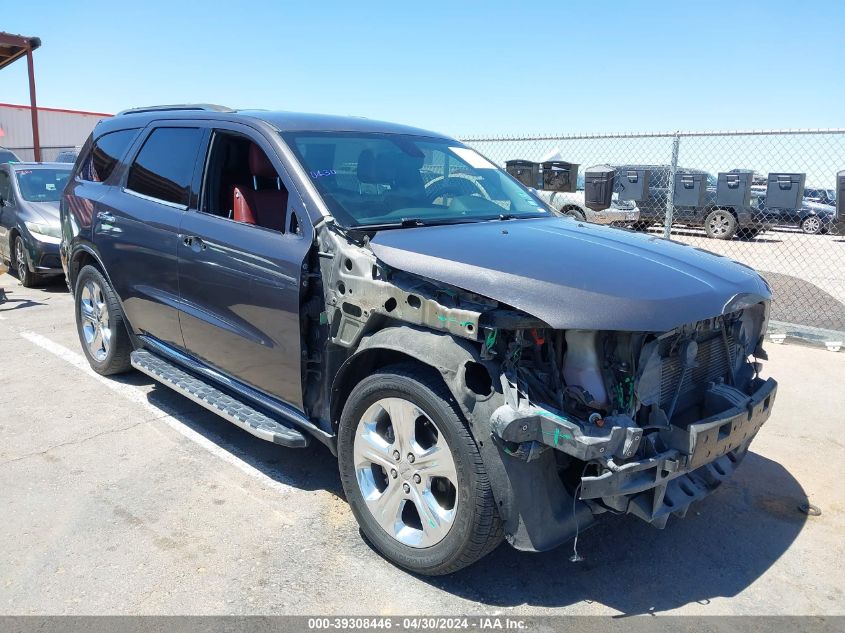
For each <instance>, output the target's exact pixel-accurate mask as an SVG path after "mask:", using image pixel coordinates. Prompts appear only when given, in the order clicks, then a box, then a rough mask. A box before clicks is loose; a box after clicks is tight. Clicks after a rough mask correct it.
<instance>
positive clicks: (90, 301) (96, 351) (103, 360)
mask: <svg viewBox="0 0 845 633" xmlns="http://www.w3.org/2000/svg"><path fill="white" fill-rule="evenodd" d="M74 303H75V307H76V329H77V333H78V334H79V341H80V342H81V343H82V350H83V351H84V352H85V357H86V358H87V359H88V364H89V365H91V369H93V370H94V371H96V372H97V373H98V374H102V375H103V376H109V375H111V374H119V373H121V372H124V371H127V370H129V369H130V368H131V364H130V362H129V354H130V353H131V352H132V342H131V341H130V340H129V334H128V333H127V331H126V326H125V325H124V322H123V313H122V312H121V310H120V305H119V303H118V301H117V295H115V293H114V290H112V288H111V286H110V285H109V282H108V281H106V278H105V277H103V274H102V273H101V272H100V271H99V270H97V269H96V268H94V267H93V266H85V267H84V268H83V269H82V270H81V271H80V273H79V277H78V278H77V280H76V292H75V293H74Z"/></svg>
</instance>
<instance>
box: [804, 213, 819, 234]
mask: <svg viewBox="0 0 845 633" xmlns="http://www.w3.org/2000/svg"><path fill="white" fill-rule="evenodd" d="M801 228H802V229H803V231H804V232H805V233H818V232H819V231H820V230H821V228H822V224H821V222H820V221H819V219H818V218H817V217H816V216H814V215H813V216H810V217H809V218H807V219H805V220H804V222H802V224H801Z"/></svg>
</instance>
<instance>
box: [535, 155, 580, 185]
mask: <svg viewBox="0 0 845 633" xmlns="http://www.w3.org/2000/svg"><path fill="white" fill-rule="evenodd" d="M577 182H578V165H577V164H576V163H567V162H566V161H563V160H547V161H546V162H545V163H543V187H542V188H543V190H545V191H565V192H569V193H572V192H574V191H575V189H576V183H577Z"/></svg>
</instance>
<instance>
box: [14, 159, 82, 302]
mask: <svg viewBox="0 0 845 633" xmlns="http://www.w3.org/2000/svg"><path fill="white" fill-rule="evenodd" d="M69 177H70V167H69V166H68V165H66V164H63V163H6V164H0V259H2V260H4V261H7V262H9V264H10V266H11V267H12V269H13V270H14V271H15V272H16V273H17V275H18V280H19V281H20V282H21V284H23V285H24V286H27V287H29V286H33V285H35V284H36V283H37V282H38V281H39V279H40V278H42V277H45V276H51V275H61V274H62V264H61V259H60V258H59V242H60V241H61V240H60V239H59V238H60V237H61V229H60V227H59V199H60V198H61V195H62V191H63V190H64V188H65V184H67V181H68V178H69Z"/></svg>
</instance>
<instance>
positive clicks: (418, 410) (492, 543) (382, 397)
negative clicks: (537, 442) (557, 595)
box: [338, 365, 502, 576]
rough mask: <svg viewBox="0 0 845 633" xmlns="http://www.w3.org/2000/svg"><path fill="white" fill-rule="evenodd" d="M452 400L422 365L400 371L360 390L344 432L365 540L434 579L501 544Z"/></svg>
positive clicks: (344, 459) (480, 471) (347, 480)
mask: <svg viewBox="0 0 845 633" xmlns="http://www.w3.org/2000/svg"><path fill="white" fill-rule="evenodd" d="M450 400H452V398H451V396H450V395H449V393H448V391H447V390H446V388H445V386H443V385H442V384H440V383H439V381H438V380H437V379H436V377H435V376H432V375H430V374H429V373H428V372H426V371H425V370H424V369H423V368H419V367H416V366H412V365H397V366H394V367H390V368H387V369H384V370H381V371H379V372H377V373H375V374H372V375H370V376H367V377H366V378H364V379H363V380H362V381H361V382H360V383H359V384H358V385H357V386H356V387H355V388H354V389H353V391H352V394H351V395H350V397H349V399H348V400H347V402H346V405H345V406H344V409H343V414H342V416H341V420H340V428H339V430H338V461H339V466H340V477H341V481H342V483H343V489H344V491H345V493H346V498H347V500H348V502H349V505H350V507H351V508H352V513H353V514H354V515H355V518H356V519H357V520H358V524H359V525H360V526H361V531H362V532H363V534H364V536H365V537H366V538H367V540H368V541H369V542H370V543H372V544H373V546H374V547H375V548H376V549H377V550H378V551H379V552H380V553H381V554H382V555H383V556H385V558H387V559H388V560H390V561H391V562H393V563H395V564H396V565H399V566H401V567H404V568H406V569H408V570H410V571H413V572H416V573H420V574H426V575H432V576H437V575H442V574H448V573H452V572H454V571H457V570H459V569H461V568H463V567H466V566H467V565H470V564H472V563H474V562H475V561H477V560H478V559H479V558H481V557H482V556H484V555H486V554H487V553H489V552H490V551H492V550H493V549H495V547H496V546H497V545H499V543H500V542H501V540H502V528H501V521H500V520H499V516H498V513H497V512H496V505H495V502H494V500H493V495H492V492H491V489H490V482H489V479H488V477H487V473H486V472H485V469H484V464H483V463H482V461H481V455H480V454H479V451H478V447H477V446H476V444H475V440H474V439H473V437H472V435H471V434H470V432H469V431H468V429H467V427H466V425H465V423H464V421H463V418H462V416H461V414H460V412H459V411H458V410H457V409H456V408H455V406H453V405H452V404H450Z"/></svg>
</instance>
